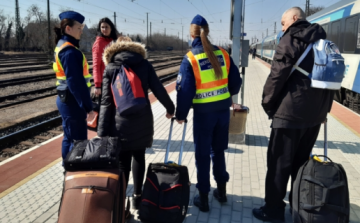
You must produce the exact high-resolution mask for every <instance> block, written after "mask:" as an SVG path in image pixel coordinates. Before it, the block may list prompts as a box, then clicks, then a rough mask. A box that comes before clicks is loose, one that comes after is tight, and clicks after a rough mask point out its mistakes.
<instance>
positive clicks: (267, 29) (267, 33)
mask: <svg viewBox="0 0 360 223" xmlns="http://www.w3.org/2000/svg"><path fill="white" fill-rule="evenodd" d="M268 31H269V28H266V36H268V35H269V32H268Z"/></svg>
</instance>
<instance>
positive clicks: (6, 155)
mask: <svg viewBox="0 0 360 223" xmlns="http://www.w3.org/2000/svg"><path fill="white" fill-rule="evenodd" d="M49 130H55V131H63V128H62V126H58V127H55V128H50V129H49ZM37 136H47V137H51V138H53V137H55V136H57V134H54V133H50V132H41V133H39V134H37ZM26 141H29V142H32V143H34V144H38V143H42V142H44V141H45V140H41V139H38V138H35V137H31V138H29V139H26ZM6 148H9V149H10V150H12V149H15V150H16V151H6V152H5V151H0V159H1V158H3V159H4V158H5V159H7V158H9V157H12V156H14V155H16V154H18V153H21V152H23V151H25V150H27V149H30V148H31V146H26V145H22V144H19V143H15V144H14V145H11V144H10V145H8V146H6Z"/></svg>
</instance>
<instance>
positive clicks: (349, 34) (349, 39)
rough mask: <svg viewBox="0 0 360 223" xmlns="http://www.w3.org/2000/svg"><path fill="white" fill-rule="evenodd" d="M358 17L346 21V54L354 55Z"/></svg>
mask: <svg viewBox="0 0 360 223" xmlns="http://www.w3.org/2000/svg"><path fill="white" fill-rule="evenodd" d="M357 20H358V19H357V16H356V17H352V18H348V19H346V20H345V33H344V52H346V53H354V52H355V44H356V42H357V41H356V36H357Z"/></svg>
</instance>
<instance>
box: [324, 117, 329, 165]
mask: <svg viewBox="0 0 360 223" xmlns="http://www.w3.org/2000/svg"><path fill="white" fill-rule="evenodd" d="M327 147H328V143H327V118H325V122H324V161H327V159H328V158H327V149H328V148H327ZM330 161H331V160H330Z"/></svg>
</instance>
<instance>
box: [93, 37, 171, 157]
mask: <svg viewBox="0 0 360 223" xmlns="http://www.w3.org/2000/svg"><path fill="white" fill-rule="evenodd" d="M145 57H146V51H145V48H144V46H143V45H142V44H139V43H135V42H116V43H113V44H111V45H110V46H108V47H107V48H106V49H105V51H104V55H103V60H104V63H105V65H106V68H105V71H104V75H103V86H102V99H101V106H100V114H99V126H98V131H97V133H98V136H100V137H104V136H117V137H119V139H120V140H119V142H120V147H121V150H136V149H144V148H149V147H151V146H152V142H153V135H154V119H153V114H152V111H151V106H150V101H149V98H148V89H149V88H150V89H151V91H152V92H153V93H154V95H155V96H156V97H157V99H158V100H159V101H160V103H161V104H163V105H164V107H165V108H166V110H167V112H168V113H169V114H174V111H175V106H174V104H173V102H172V101H171V99H170V97H169V95H168V93H167V92H166V90H165V88H164V86H163V85H162V84H161V83H160V81H159V78H158V77H157V75H156V73H155V70H154V68H153V66H152V65H151V64H150V63H149V62H148V61H147V60H146V59H145ZM122 64H127V65H128V66H129V67H130V68H131V69H132V70H133V71H134V72H135V73H136V74H137V76H138V77H139V78H140V80H141V83H142V88H143V90H144V93H145V96H146V99H147V102H148V106H147V107H146V108H145V109H143V110H142V111H141V112H140V113H137V114H134V115H129V116H120V114H119V112H118V111H117V109H116V107H115V103H114V99H113V95H112V92H111V81H112V80H113V78H114V76H115V75H117V72H118V70H119V68H120V66H121V65H122Z"/></svg>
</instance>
